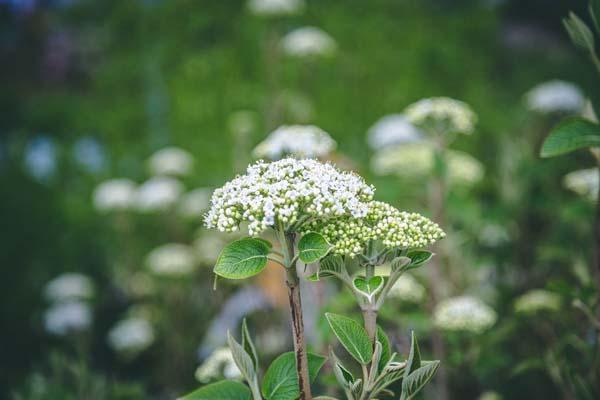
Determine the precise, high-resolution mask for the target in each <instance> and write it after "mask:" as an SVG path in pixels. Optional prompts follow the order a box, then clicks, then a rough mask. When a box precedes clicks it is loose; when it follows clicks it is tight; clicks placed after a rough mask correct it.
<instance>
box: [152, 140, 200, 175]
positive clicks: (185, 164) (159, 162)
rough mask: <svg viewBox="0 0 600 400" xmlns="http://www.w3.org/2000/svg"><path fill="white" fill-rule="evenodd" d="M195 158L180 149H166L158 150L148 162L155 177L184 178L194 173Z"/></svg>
mask: <svg viewBox="0 0 600 400" xmlns="http://www.w3.org/2000/svg"><path fill="white" fill-rule="evenodd" d="M193 165H194V158H193V157H192V155H191V154H190V153H188V152H187V151H185V150H183V149H180V148H179V147H165V148H164V149H161V150H158V151H157V152H156V153H154V154H153V155H152V156H151V157H150V159H149V160H148V168H149V170H150V173H151V174H152V175H155V176H160V175H175V176H184V175H188V174H189V173H190V172H191V171H192V166H193Z"/></svg>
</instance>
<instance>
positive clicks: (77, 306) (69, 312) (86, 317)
mask: <svg viewBox="0 0 600 400" xmlns="http://www.w3.org/2000/svg"><path fill="white" fill-rule="evenodd" d="M91 322H92V311H91V309H90V307H89V306H88V305H87V304H86V303H82V302H79V301H61V302H59V303H56V304H54V305H53V306H51V307H50V308H49V309H48V310H46V312H45V314H44V326H45V328H46V331H48V332H49V333H51V334H54V335H66V334H68V333H71V332H79V331H83V330H85V329H87V328H88V327H89V326H90V324H91Z"/></svg>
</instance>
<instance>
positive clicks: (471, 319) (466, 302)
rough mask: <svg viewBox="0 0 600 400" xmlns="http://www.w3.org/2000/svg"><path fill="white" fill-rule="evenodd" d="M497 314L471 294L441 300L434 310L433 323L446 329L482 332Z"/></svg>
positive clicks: (488, 326) (490, 324)
mask: <svg viewBox="0 0 600 400" xmlns="http://www.w3.org/2000/svg"><path fill="white" fill-rule="evenodd" d="M496 319H497V315H496V312H495V311H494V310H492V309H491V308H490V307H489V306H488V305H486V304H485V303H484V302H482V301H481V300H479V299H478V298H475V297H471V296H459V297H452V298H449V299H446V300H443V301H441V302H440V303H439V304H438V305H437V306H436V308H435V310H434V315H433V321H434V323H435V325H436V326H437V327H438V328H440V329H443V330H446V331H466V332H471V333H482V332H484V331H485V330H487V329H489V328H490V327H492V325H494V324H495V323H496Z"/></svg>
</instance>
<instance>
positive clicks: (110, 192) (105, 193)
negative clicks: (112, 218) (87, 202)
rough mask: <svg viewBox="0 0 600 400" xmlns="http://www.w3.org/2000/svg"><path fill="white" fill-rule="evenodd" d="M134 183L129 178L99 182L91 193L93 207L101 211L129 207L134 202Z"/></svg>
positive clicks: (126, 208) (120, 209) (119, 209)
mask: <svg viewBox="0 0 600 400" xmlns="http://www.w3.org/2000/svg"><path fill="white" fill-rule="evenodd" d="M135 193H136V185H135V183H134V182H133V181H131V180H129V179H110V180H107V181H104V182H102V183H100V184H99V185H98V186H97V187H96V189H95V190H94V194H93V201H94V207H95V208H96V209H97V210H98V211H101V212H107V211H122V210H128V209H130V208H131V207H132V206H133V205H134V203H135Z"/></svg>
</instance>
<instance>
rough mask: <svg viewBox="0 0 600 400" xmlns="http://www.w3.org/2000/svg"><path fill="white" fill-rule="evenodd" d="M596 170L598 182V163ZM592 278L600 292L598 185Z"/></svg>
mask: <svg viewBox="0 0 600 400" xmlns="http://www.w3.org/2000/svg"><path fill="white" fill-rule="evenodd" d="M598 162H599V166H598V168H597V170H598V179H599V180H600V161H598ZM594 276H595V278H596V285H597V290H599V291H600V185H599V189H598V196H597V198H596V215H595V218H594ZM596 317H598V318H599V319H600V307H597V310H596Z"/></svg>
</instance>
